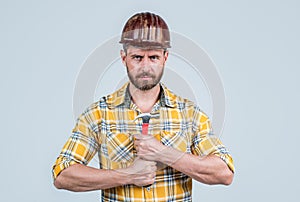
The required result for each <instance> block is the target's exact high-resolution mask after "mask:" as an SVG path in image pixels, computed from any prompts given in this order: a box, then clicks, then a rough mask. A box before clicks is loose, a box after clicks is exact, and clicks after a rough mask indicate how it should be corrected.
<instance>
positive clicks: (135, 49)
mask: <svg viewBox="0 0 300 202" xmlns="http://www.w3.org/2000/svg"><path fill="white" fill-rule="evenodd" d="M163 53H164V49H144V48H138V47H134V46H129V47H128V48H127V54H128V55H133V54H138V55H145V54H147V55H161V54H163Z"/></svg>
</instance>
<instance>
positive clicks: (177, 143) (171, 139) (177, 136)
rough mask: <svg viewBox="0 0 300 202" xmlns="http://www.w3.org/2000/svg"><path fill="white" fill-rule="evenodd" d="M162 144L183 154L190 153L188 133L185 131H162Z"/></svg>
mask: <svg viewBox="0 0 300 202" xmlns="http://www.w3.org/2000/svg"><path fill="white" fill-rule="evenodd" d="M160 139H161V143H163V144H164V145H166V146H170V147H173V148H174V149H177V150H179V151H182V152H190V149H189V148H190V146H189V143H188V138H187V136H186V133H185V132H183V131H178V132H169V131H161V135H160Z"/></svg>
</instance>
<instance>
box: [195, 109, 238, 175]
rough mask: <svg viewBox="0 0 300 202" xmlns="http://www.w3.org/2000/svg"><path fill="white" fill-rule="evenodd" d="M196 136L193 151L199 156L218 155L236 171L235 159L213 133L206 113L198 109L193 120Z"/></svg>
mask: <svg viewBox="0 0 300 202" xmlns="http://www.w3.org/2000/svg"><path fill="white" fill-rule="evenodd" d="M193 130H194V137H193V139H192V147H191V150H192V153H193V154H195V155H198V156H206V155H211V154H213V155H216V156H218V157H220V158H221V159H222V160H223V161H224V162H225V163H226V164H227V165H228V167H229V168H230V170H231V171H232V172H234V171H235V168H234V164H233V159H232V156H231V155H230V153H229V151H228V150H227V148H226V147H225V146H224V145H223V144H222V142H221V140H220V139H219V138H218V137H217V136H216V135H214V134H213V131H212V127H211V123H210V120H209V118H208V117H207V115H206V114H205V113H203V112H202V111H200V110H199V109H196V112H195V114H194V122H193Z"/></svg>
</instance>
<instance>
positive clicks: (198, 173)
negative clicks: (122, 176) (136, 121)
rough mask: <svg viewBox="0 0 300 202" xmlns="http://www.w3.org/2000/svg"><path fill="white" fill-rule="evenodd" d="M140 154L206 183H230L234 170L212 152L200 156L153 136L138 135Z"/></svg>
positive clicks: (141, 156) (146, 158) (137, 141)
mask: <svg viewBox="0 0 300 202" xmlns="http://www.w3.org/2000/svg"><path fill="white" fill-rule="evenodd" d="M135 145H136V148H137V151H138V156H139V157H140V158H142V159H145V160H149V161H158V162H161V163H164V164H166V165H169V166H171V167H173V168H174V169H176V170H178V171H180V172H182V173H184V174H186V175H188V176H190V177H192V178H193V179H195V180H197V181H199V182H202V183H205V184H224V185H229V184H231V182H232V179H233V172H232V171H231V170H230V169H229V167H228V166H227V164H226V163H225V162H224V161H223V160H222V159H221V158H220V157H218V156H216V155H214V154H210V155H208V156H205V157H203V158H202V157H199V156H196V155H194V154H187V153H184V152H181V151H178V150H176V149H174V148H172V147H168V146H165V145H163V144H162V143H160V142H159V141H157V140H156V139H155V138H154V137H151V136H146V137H145V136H136V141H135Z"/></svg>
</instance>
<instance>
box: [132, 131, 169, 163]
mask: <svg viewBox="0 0 300 202" xmlns="http://www.w3.org/2000/svg"><path fill="white" fill-rule="evenodd" d="M134 139H135V140H134V146H135V149H136V151H137V156H138V157H139V158H141V159H144V160H148V161H160V157H161V156H162V155H163V154H162V153H163V151H164V150H165V149H166V148H167V147H166V146H165V145H163V144H162V143H161V142H159V141H158V140H157V139H156V138H154V137H153V136H151V135H140V134H137V135H134Z"/></svg>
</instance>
